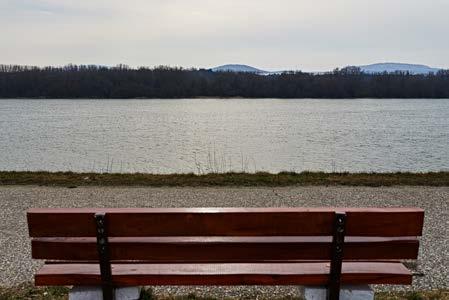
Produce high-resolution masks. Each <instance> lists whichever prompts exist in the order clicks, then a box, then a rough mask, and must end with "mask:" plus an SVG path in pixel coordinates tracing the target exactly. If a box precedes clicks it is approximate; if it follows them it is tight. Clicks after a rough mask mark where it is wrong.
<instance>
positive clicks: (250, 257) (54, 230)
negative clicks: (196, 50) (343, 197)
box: [27, 208, 424, 299]
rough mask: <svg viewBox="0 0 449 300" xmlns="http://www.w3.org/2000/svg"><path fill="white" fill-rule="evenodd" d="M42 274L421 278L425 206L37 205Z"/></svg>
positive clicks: (166, 280)
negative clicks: (414, 268) (417, 264)
mask: <svg viewBox="0 0 449 300" xmlns="http://www.w3.org/2000/svg"><path fill="white" fill-rule="evenodd" d="M27 216H28V225H29V234H30V237H31V238H32V257H33V258H35V259H43V260H46V262H45V264H44V266H43V267H42V268H41V269H40V270H39V271H37V273H36V274H35V284H36V285H37V286H43V285H96V286H102V287H103V298H104V299H112V295H113V288H114V287H119V286H141V285H147V286H152V285H325V286H328V291H329V292H328V295H329V298H330V299H338V298H339V291H340V286H341V285H343V284H344V285H347V284H350V285H361V284H404V285H408V284H411V283H412V273H411V272H410V271H409V270H408V269H407V268H406V267H405V266H404V265H403V264H402V263H401V262H400V261H401V260H405V259H407V260H408V259H417V257H418V247H419V241H418V239H417V236H420V235H421V234H422V227H423V219H424V211H423V210H421V209H419V208H167V209H166V208H156V209H151V208H142V209H137V208H126V209H121V208H117V209H116V208H108V209H100V208H98V209H93V208H86V209H30V210H29V211H28V214H27Z"/></svg>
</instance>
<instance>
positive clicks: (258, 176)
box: [0, 171, 449, 187]
mask: <svg viewBox="0 0 449 300" xmlns="http://www.w3.org/2000/svg"><path fill="white" fill-rule="evenodd" d="M0 185H43V186H67V187H76V186H155V187H157V186H311V185H328V186H338V185H342V186H395V185H407V186H449V172H429V173H325V172H301V173H294V172H280V173H277V174H272V173H265V172H258V173H211V174H203V175H196V174H167V175H164V174H145V173H134V174H123V173H122V174H118V173H115V174H114V173H73V172H10V171H2V172H0Z"/></svg>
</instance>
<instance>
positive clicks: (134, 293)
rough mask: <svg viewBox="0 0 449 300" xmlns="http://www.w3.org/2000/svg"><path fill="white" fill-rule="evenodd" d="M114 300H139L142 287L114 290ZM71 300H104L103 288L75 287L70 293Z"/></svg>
mask: <svg viewBox="0 0 449 300" xmlns="http://www.w3.org/2000/svg"><path fill="white" fill-rule="evenodd" d="M114 291H115V299H114V300H138V299H139V298H140V287H135V286H133V287H118V288H115V289H114ZM69 300H103V291H102V288H101V286H74V287H73V288H72V289H71V290H70V293H69Z"/></svg>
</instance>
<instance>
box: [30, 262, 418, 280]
mask: <svg viewBox="0 0 449 300" xmlns="http://www.w3.org/2000/svg"><path fill="white" fill-rule="evenodd" d="M329 268H330V264H329V263H327V262H314V263H236V264H235V263H207V264H204V263H201V264H191V263H189V264H132V263H131V264H124V263H121V264H112V282H113V283H114V284H115V285H117V286H135V285H326V284H327V283H328V282H329ZM411 282H412V274H411V272H410V271H409V270H408V269H407V268H406V267H405V266H404V265H403V264H402V263H399V262H344V263H343V267H342V283H343V284H357V285H358V284H386V283H388V284H411ZM35 283H36V285H101V276H100V267H99V265H98V264H72V263H71V264H46V265H44V266H43V267H42V268H41V269H40V270H39V271H38V272H37V273H36V276H35Z"/></svg>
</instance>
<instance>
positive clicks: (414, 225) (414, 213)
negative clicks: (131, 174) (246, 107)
mask: <svg viewBox="0 0 449 300" xmlns="http://www.w3.org/2000/svg"><path fill="white" fill-rule="evenodd" d="M335 211H344V212H346V213H347V228H346V233H347V235H352V236H420V235H421V234H422V225H423V219H424V211H423V210H422V209H419V208H184V209H180V208H178V209H175V208H170V209H161V208H158V209H138V208H128V209H124V208H116V209H110V208H108V209H102V208H96V209H82V208H81V209H30V210H29V211H28V214H27V215H28V225H29V233H30V236H31V237H94V236H95V223H94V214H95V212H106V213H107V220H108V232H109V235H110V236H115V237H120V236H122V237H141V236H330V235H332V230H333V229H332V225H333V221H334V217H335V216H334V213H335Z"/></svg>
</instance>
